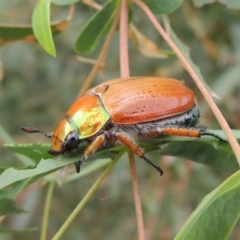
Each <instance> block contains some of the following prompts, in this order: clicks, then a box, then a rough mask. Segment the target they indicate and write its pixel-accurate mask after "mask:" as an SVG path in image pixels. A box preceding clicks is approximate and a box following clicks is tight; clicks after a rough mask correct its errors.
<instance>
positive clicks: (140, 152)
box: [116, 133, 163, 175]
mask: <svg viewBox="0 0 240 240" xmlns="http://www.w3.org/2000/svg"><path fill="white" fill-rule="evenodd" d="M116 137H117V139H118V140H119V141H120V142H121V143H122V144H124V145H125V146H127V147H128V148H129V149H130V150H131V151H132V152H134V153H135V154H136V155H137V156H138V157H140V158H143V159H144V160H145V161H147V162H148V163H149V164H150V165H152V166H153V167H154V168H155V169H156V170H157V171H158V172H159V173H160V175H163V170H162V169H161V168H160V167H159V166H158V165H157V164H155V163H154V162H152V161H151V160H150V159H149V158H148V157H147V156H146V154H145V153H144V151H143V150H142V149H141V148H140V147H138V146H137V145H136V144H135V143H134V141H133V140H131V139H129V137H128V136H126V135H125V134H124V133H116Z"/></svg>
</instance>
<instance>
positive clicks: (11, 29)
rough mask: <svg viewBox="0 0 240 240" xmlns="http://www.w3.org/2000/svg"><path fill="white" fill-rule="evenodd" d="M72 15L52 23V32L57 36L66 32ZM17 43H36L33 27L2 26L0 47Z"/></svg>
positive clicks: (0, 26)
mask: <svg viewBox="0 0 240 240" xmlns="http://www.w3.org/2000/svg"><path fill="white" fill-rule="evenodd" d="M71 17H72V16H71V14H69V16H67V17H66V18H65V19H62V20H58V21H54V22H52V23H51V32H52V34H53V35H56V34H58V33H60V32H62V31H64V30H65V29H66V28H67V26H68V24H69V22H70V20H71ZM15 41H24V42H35V41H37V39H36V36H35V35H34V33H33V29H32V25H30V24H29V25H28V24H26V25H0V45H2V44H7V43H11V42H15Z"/></svg>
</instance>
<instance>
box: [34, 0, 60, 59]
mask: <svg viewBox="0 0 240 240" xmlns="http://www.w3.org/2000/svg"><path fill="white" fill-rule="evenodd" d="M50 3H51V0H39V1H38V3H37V5H36V7H35V9H34V12H33V15H32V26H33V32H34V34H35V36H36V37H37V39H38V41H39V42H40V44H41V45H42V47H43V48H44V49H45V51H46V52H47V53H49V54H50V55H52V56H54V57H55V56H56V50H55V46H54V43H53V37H52V32H51V25H50Z"/></svg>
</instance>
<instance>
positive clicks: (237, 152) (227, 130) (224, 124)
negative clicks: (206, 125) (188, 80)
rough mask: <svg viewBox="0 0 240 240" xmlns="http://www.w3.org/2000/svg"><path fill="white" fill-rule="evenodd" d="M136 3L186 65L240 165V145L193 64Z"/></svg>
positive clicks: (149, 11) (140, 3)
mask: <svg viewBox="0 0 240 240" xmlns="http://www.w3.org/2000/svg"><path fill="white" fill-rule="evenodd" d="M134 2H135V3H136V4H137V5H138V6H139V7H140V8H142V10H143V11H144V12H145V13H146V15H147V16H148V17H149V19H150V21H151V22H152V23H153V25H154V26H155V28H156V29H157V31H158V32H159V33H160V35H161V36H162V37H163V38H164V40H165V41H166V42H167V43H168V45H169V46H170V47H171V48H172V50H173V51H174V52H175V54H176V55H177V56H178V58H179V59H180V61H181V62H182V64H183V65H184V67H185V68H186V70H187V71H188V72H189V74H190V75H191V77H192V78H193V80H194V81H195V83H196V85H197V86H198V88H199V90H200V91H201V93H202V94H203V96H204V98H205V100H206V101H207V103H208V105H209V107H210V108H211V110H212V111H213V113H214V115H215V117H216V119H217V120H218V122H219V124H220V126H221V127H222V129H223V131H224V132H225V134H226V136H227V138H228V140H229V143H230V145H231V147H232V149H233V152H234V153H235V156H236V158H237V161H238V164H239V165H240V147H239V144H238V142H237V140H236V138H235V137H234V135H233V133H232V131H231V129H230V127H229V126H228V124H227V122H226V120H225V118H224V117H223V115H222V113H221V112H220V110H219V109H218V107H217V106H216V104H215V102H214V101H213V99H212V98H211V96H210V94H209V92H208V91H207V89H206V88H205V87H204V85H203V83H202V82H201V80H200V79H199V77H198V75H197V73H196V72H195V71H194V69H193V68H192V66H191V64H190V63H189V62H188V60H187V59H186V58H185V56H184V55H183V53H182V52H181V51H180V49H179V48H178V47H177V46H176V44H175V43H174V42H173V41H172V39H171V38H170V36H169V35H168V34H167V33H166V32H165V30H164V29H163V27H162V26H161V25H160V23H159V22H158V20H157V19H156V17H155V16H154V15H153V13H152V12H151V10H150V9H149V8H148V7H147V5H145V4H144V3H143V2H142V1H140V0H134Z"/></svg>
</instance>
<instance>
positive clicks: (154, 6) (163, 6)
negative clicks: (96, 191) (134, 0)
mask: <svg viewBox="0 0 240 240" xmlns="http://www.w3.org/2000/svg"><path fill="white" fill-rule="evenodd" d="M182 1H183V0H171V1H169V0H143V2H144V3H145V4H146V5H147V6H148V7H149V8H150V9H151V11H152V12H153V13H154V14H169V13H171V12H173V11H174V10H176V9H177V8H178V7H179V6H180V5H181V4H182Z"/></svg>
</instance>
